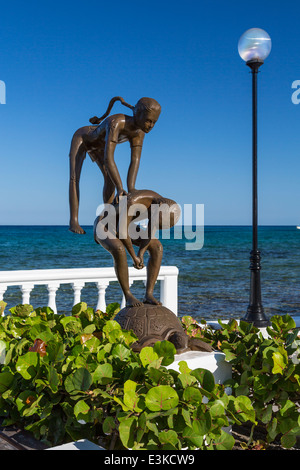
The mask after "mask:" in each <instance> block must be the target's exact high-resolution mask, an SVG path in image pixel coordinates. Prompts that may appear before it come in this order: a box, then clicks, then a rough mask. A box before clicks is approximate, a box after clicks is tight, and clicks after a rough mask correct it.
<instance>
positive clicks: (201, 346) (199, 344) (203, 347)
mask: <svg viewBox="0 0 300 470" xmlns="http://www.w3.org/2000/svg"><path fill="white" fill-rule="evenodd" d="M188 344H189V348H190V349H191V351H203V352H213V351H214V349H213V348H212V347H211V345H210V344H208V343H206V342H205V341H201V339H198V338H189V343H188Z"/></svg>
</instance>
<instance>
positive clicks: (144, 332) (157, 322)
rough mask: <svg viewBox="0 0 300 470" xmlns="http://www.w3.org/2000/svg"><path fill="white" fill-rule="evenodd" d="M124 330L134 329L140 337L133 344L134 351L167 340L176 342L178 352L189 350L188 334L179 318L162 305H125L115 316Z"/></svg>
mask: <svg viewBox="0 0 300 470" xmlns="http://www.w3.org/2000/svg"><path fill="white" fill-rule="evenodd" d="M114 319H115V321H117V322H118V323H119V324H120V326H121V328H123V329H124V330H132V331H133V332H134V333H135V335H136V336H137V337H138V341H137V343H134V344H133V345H132V349H133V350H134V351H140V350H141V349H142V348H143V347H145V346H152V345H153V344H155V343H156V342H157V341H163V340H167V341H170V342H171V343H173V344H174V346H175V348H176V351H177V353H181V352H184V351H185V350H188V349H189V348H188V336H187V335H186V333H185V331H184V329H183V327H182V325H181V322H180V320H179V318H178V317H177V316H176V315H175V314H174V313H173V312H172V311H171V310H169V309H168V308H166V307H164V306H162V305H151V304H143V305H139V306H137V307H125V308H123V309H122V310H120V312H119V313H118V314H117V315H116V317H115V318H114Z"/></svg>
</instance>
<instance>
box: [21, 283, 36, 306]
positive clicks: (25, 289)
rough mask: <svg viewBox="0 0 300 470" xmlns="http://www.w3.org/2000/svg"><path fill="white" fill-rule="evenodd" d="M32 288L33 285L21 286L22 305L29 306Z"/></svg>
mask: <svg viewBox="0 0 300 470" xmlns="http://www.w3.org/2000/svg"><path fill="white" fill-rule="evenodd" d="M33 288H34V285H33V284H22V285H21V291H22V304H23V305H25V304H30V292H31V291H32V289H33Z"/></svg>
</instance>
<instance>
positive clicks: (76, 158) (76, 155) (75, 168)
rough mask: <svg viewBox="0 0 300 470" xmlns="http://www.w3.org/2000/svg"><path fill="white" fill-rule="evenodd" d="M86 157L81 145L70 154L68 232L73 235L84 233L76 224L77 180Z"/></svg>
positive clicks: (77, 203)
mask: <svg viewBox="0 0 300 470" xmlns="http://www.w3.org/2000/svg"><path fill="white" fill-rule="evenodd" d="M85 156H86V150H85V147H84V145H83V144H81V145H79V146H78V147H77V148H76V152H72V151H71V153H70V184H69V203H70V230H71V232H74V233H80V234H83V233H85V231H84V230H83V228H81V227H80V225H79V222H78V209H79V180H80V174H81V169H82V164H83V160H84V159H85Z"/></svg>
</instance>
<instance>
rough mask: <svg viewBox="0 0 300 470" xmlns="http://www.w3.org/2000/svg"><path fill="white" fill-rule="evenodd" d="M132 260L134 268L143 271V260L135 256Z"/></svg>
mask: <svg viewBox="0 0 300 470" xmlns="http://www.w3.org/2000/svg"><path fill="white" fill-rule="evenodd" d="M132 259H133V267H134V268H135V269H143V267H144V262H143V260H142V259H141V258H139V257H138V256H133V257H132Z"/></svg>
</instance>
